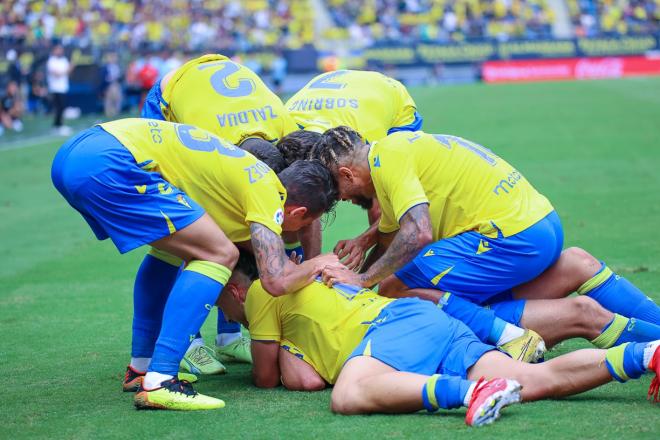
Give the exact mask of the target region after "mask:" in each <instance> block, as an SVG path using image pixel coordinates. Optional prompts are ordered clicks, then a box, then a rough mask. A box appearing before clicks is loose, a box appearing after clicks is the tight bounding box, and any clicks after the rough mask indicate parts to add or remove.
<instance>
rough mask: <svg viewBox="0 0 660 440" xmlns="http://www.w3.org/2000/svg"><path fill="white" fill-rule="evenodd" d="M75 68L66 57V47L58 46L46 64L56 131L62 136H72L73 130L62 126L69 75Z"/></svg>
mask: <svg viewBox="0 0 660 440" xmlns="http://www.w3.org/2000/svg"><path fill="white" fill-rule="evenodd" d="M72 70H73V66H72V65H71V63H70V62H69V60H68V59H67V57H66V55H64V47H63V46H62V45H61V44H57V45H55V46H54V47H53V50H52V52H51V54H50V57H49V58H48V61H47V62H46V71H47V81H48V91H49V92H50V95H51V101H52V104H53V113H54V120H53V126H54V128H55V131H56V132H57V133H58V134H59V135H61V136H70V135H71V128H70V127H67V126H66V125H63V124H62V116H63V114H64V107H65V104H66V95H67V93H69V74H70V73H71V71H72Z"/></svg>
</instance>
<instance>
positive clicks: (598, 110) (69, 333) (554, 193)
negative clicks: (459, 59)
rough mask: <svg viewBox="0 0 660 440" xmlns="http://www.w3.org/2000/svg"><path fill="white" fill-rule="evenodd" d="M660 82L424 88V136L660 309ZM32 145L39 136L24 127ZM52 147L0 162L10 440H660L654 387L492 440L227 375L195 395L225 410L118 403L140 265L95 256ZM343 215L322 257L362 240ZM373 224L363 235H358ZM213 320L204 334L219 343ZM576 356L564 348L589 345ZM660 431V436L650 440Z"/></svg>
mask: <svg viewBox="0 0 660 440" xmlns="http://www.w3.org/2000/svg"><path fill="white" fill-rule="evenodd" d="M659 91H660V79H633V80H618V81H590V82H564V83H547V84H519V85H497V86H488V85H470V86H456V87H446V88H433V89H413V90H412V94H413V96H414V97H415V99H416V100H417V103H418V105H419V109H420V111H421V113H422V115H423V116H424V117H425V125H424V126H425V129H426V130H427V131H429V132H437V133H450V134H456V135H460V136H464V137H466V138H468V139H471V140H474V141H476V142H479V143H482V144H483V145H485V146H487V147H489V148H491V149H493V150H494V151H495V152H496V153H497V154H499V155H501V156H502V157H503V158H505V159H506V160H507V161H509V162H510V163H512V164H514V165H515V166H516V167H517V168H518V169H519V170H520V171H521V172H522V173H523V174H524V175H525V176H526V177H528V178H529V180H530V181H531V182H532V183H533V184H534V185H535V186H536V187H537V188H538V189H539V190H540V191H541V192H542V193H544V194H545V195H546V196H548V198H549V199H550V200H551V201H552V202H553V204H554V205H555V207H556V208H557V210H558V212H559V214H560V215H561V218H562V221H563V224H564V227H565V236H566V246H572V245H577V246H582V247H584V248H586V249H588V250H589V251H590V252H592V253H593V254H594V255H596V256H597V257H599V258H602V259H604V260H605V261H607V262H608V264H609V265H611V266H612V267H613V268H614V269H615V270H617V271H619V272H620V273H621V274H623V275H625V276H627V277H629V278H630V279H631V280H632V281H633V282H635V283H636V284H637V285H638V286H639V287H640V288H642V289H643V290H644V291H645V292H646V293H647V294H649V295H650V296H651V297H652V298H654V299H655V300H656V301H660V258H659V257H660V246H658V239H657V234H655V233H654V232H655V230H656V223H657V219H658V218H660V197H659V196H658V190H659V189H660V173H658V172H657V170H658V168H660V150H658V148H657V135H658V129H657V121H658V118H659V117H660V92H659ZM28 134H29V127H28ZM57 147H58V144H57V143H52V142H48V143H44V144H43V145H40V146H36V147H35V148H29V149H24V150H13V151H5V152H3V153H2V154H1V155H0V188H2V191H0V237H1V240H0V255H2V256H3V257H2V264H1V265H0V329H1V331H2V342H0V371H1V372H2V376H3V378H4V379H5V383H4V387H3V388H4V392H3V394H2V404H1V405H0V420H3V425H4V426H3V429H2V431H1V432H2V434H0V438H35V437H41V438H44V437H48V438H91V437H93V438H128V437H132V438H146V437H149V438H152V437H158V438H210V437H215V438H217V437H219V436H222V437H223V438H232V437H236V438H301V439H307V438H312V437H320V436H323V438H343V437H346V436H349V435H351V436H361V437H364V438H372V437H381V438H404V437H409V438H411V437H414V438H431V437H434V438H438V437H440V438H445V437H446V438H450V437H451V438H464V437H467V436H470V437H475V436H476V437H483V438H489V439H491V438H503V439H510V438H518V437H522V436H529V435H530V434H532V435H534V434H539V435H542V436H543V437H544V438H567V437H568V438H578V437H579V438H583V439H588V438H598V439H602V438H617V439H618V438H622V437H623V436H625V437H626V438H653V437H654V436H655V435H657V433H658V432H659V431H660V417H659V416H658V409H659V408H658V407H657V406H656V407H653V406H652V405H650V404H649V403H648V402H647V401H646V400H645V395H646V389H647V387H648V384H649V381H650V377H646V378H644V379H642V380H640V381H637V382H630V383H628V384H625V385H620V384H608V385H606V386H605V387H602V388H600V389H598V390H594V391H591V392H588V393H585V394H582V395H580V396H577V397H573V398H568V399H563V400H557V401H546V402H538V403H533V404H528V405H522V406H517V407H513V408H509V409H507V410H505V412H504V415H503V417H502V419H501V420H500V421H498V422H497V423H495V424H494V425H493V426H491V427H488V428H486V429H480V430H475V429H469V428H467V427H465V425H463V416H464V411H451V412H447V411H445V412H441V414H436V415H426V414H423V413H419V414H413V415H403V416H381V415H376V416H365V417H342V416H335V415H333V414H332V413H330V411H329V409H328V404H329V397H330V394H329V391H324V392H320V393H292V392H285V391H283V390H281V389H277V390H270V391H262V390H257V389H255V388H254V387H252V386H251V385H250V378H249V368H248V367H247V366H244V365H239V364H230V365H229V373H228V374H227V375H224V376H216V377H209V378H203V379H202V380H201V381H200V383H199V385H198V386H197V389H198V390H199V391H200V392H203V393H208V394H210V395H213V396H218V397H221V398H223V399H225V401H226V402H227V407H226V408H225V409H223V410H219V411H208V412H199V413H171V412H149V413H143V412H137V411H135V410H133V408H132V400H131V398H132V395H130V394H127V393H122V392H121V391H120V380H121V375H122V373H123V371H124V367H125V366H126V363H127V362H128V355H129V349H130V322H131V314H132V305H131V289H132V283H133V277H134V274H135V272H136V270H137V267H138V264H139V262H140V260H141V257H142V255H143V253H144V252H143V251H136V252H133V253H131V254H129V255H127V256H123V257H122V256H120V255H119V254H118V253H117V252H116V250H115V249H114V248H113V246H112V244H111V243H109V242H103V243H98V242H96V240H95V239H94V238H93V235H92V233H91V231H90V230H89V228H88V227H87V225H86V224H85V222H84V221H83V220H82V218H81V217H80V216H79V215H78V214H77V213H76V212H75V211H73V210H72V209H71V208H70V207H69V206H68V205H67V204H66V202H65V201H64V200H63V199H62V198H61V196H60V195H59V194H57V193H56V191H55V190H54V189H53V187H52V185H51V183H50V178H49V174H50V161H51V159H52V157H53V155H54V154H55V151H56V149H57ZM342 205H343V206H341V207H340V209H339V211H338V215H337V219H336V220H335V222H334V223H333V224H332V225H331V226H330V227H329V228H328V229H327V230H326V231H325V242H324V243H325V248H326V249H331V248H332V246H333V245H334V243H335V242H336V241H337V240H339V239H343V238H348V237H351V236H354V235H355V234H357V233H358V232H360V231H361V228H362V226H363V225H364V223H365V220H363V219H364V218H365V215H364V214H362V212H361V211H360V210H359V209H358V208H355V207H353V206H345V205H344V204H342ZM361 222H362V223H361ZM214 331H215V312H212V313H211V319H209V320H208V321H207V323H206V325H205V328H204V330H203V334H204V335H205V336H206V337H207V339H208V340H209V341H210V340H211V336H212V335H213V334H214ZM587 346H589V345H588V344H587V343H585V342H583V341H571V342H568V343H565V344H564V345H563V346H562V347H561V348H560V349H559V350H558V351H559V352H562V351H567V350H572V349H575V348H578V347H587ZM654 432H655V434H654Z"/></svg>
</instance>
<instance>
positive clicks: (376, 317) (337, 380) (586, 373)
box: [217, 254, 660, 425]
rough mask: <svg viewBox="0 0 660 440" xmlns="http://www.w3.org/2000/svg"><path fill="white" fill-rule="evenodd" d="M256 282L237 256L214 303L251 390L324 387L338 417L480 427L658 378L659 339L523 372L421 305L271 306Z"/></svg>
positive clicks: (294, 298)
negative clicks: (543, 405)
mask: <svg viewBox="0 0 660 440" xmlns="http://www.w3.org/2000/svg"><path fill="white" fill-rule="evenodd" d="M257 277H258V271H257V268H256V265H255V263H254V260H253V259H252V258H250V257H249V256H248V255H247V254H242V255H241V256H240V257H239V260H238V263H237V266H236V269H235V270H234V273H233V275H232V277H231V279H230V280H229V282H228V283H227V285H226V286H225V288H224V290H223V294H222V295H221V296H220V298H219V299H218V303H217V305H218V306H219V307H221V308H222V309H223V311H224V313H225V314H226V315H227V316H228V317H229V318H230V319H232V320H236V321H239V322H241V323H243V325H245V326H248V327H249V329H250V335H251V337H252V355H253V359H254V363H253V378H254V383H255V385H257V386H259V387H265V388H269V387H275V386H277V385H279V383H280V378H281V380H282V382H283V384H284V385H285V386H286V387H287V388H289V389H293V390H307V391H314V390H320V389H323V388H325V387H326V383H328V384H331V385H332V384H334V389H333V392H332V410H333V411H335V412H338V413H342V414H361V413H374V412H381V413H405V412H413V411H418V410H421V409H424V408H426V409H428V410H429V411H435V410H437V409H438V408H444V409H451V408H458V407H461V406H468V411H467V415H466V422H467V423H468V424H469V425H481V424H485V423H490V422H492V421H493V420H494V419H496V418H497V417H498V415H499V410H500V409H501V408H502V407H503V406H505V405H507V404H510V403H513V402H517V401H518V399H519V398H520V397H522V400H524V401H531V400H538V399H543V398H552V397H561V396H568V395H572V394H577V393H580V392H584V391H587V390H589V389H592V388H595V387H597V386H599V385H602V384H605V383H607V382H610V381H611V380H612V379H613V378H614V379H616V380H619V381H625V380H628V379H636V378H639V377H641V375H642V374H644V373H645V372H646V371H655V373H656V375H657V374H659V373H660V348H659V347H660V341H654V342H651V343H646V342H644V343H635V342H630V343H626V344H623V345H620V346H618V347H615V348H610V349H608V350H596V349H588V350H578V351H576V352H573V353H569V354H566V355H563V356H559V357H557V358H554V359H552V360H549V361H547V362H544V363H541V364H527V363H523V362H519V361H516V360H513V359H511V358H509V357H508V356H506V355H505V354H503V353H501V352H499V351H497V350H496V349H495V347H493V346H491V345H487V344H484V343H483V342H482V341H480V340H479V339H478V338H477V337H476V336H475V334H474V333H472V332H471V331H470V330H469V329H468V328H467V327H466V326H465V325H464V324H463V323H461V322H459V321H458V320H456V319H454V318H451V317H450V316H448V315H447V314H446V313H444V312H443V311H442V310H440V309H439V308H438V307H436V306H435V305H434V304H433V303H431V302H430V301H424V300H421V299H418V298H402V299H391V298H385V297H382V296H379V295H378V294H376V293H375V292H373V291H371V290H369V289H364V288H359V287H354V286H347V285H343V284H339V283H335V285H334V286H333V287H332V288H330V287H327V286H326V285H324V284H323V283H321V282H320V281H317V282H314V283H312V284H309V285H307V286H306V287H304V288H302V289H301V290H299V291H297V292H295V293H293V294H291V295H287V296H282V297H278V298H275V297H272V296H271V295H269V294H268V293H267V292H265V290H264V289H263V287H262V285H261V283H260V282H259V281H258V280H256V279H257ZM255 280H256V281H255ZM482 377H485V378H486V379H489V380H488V381H486V382H484V381H481V379H480V378H482ZM498 377H500V378H506V379H507V380H503V379H494V378H498ZM518 384H520V385H522V392H521V391H520V387H519V385H518ZM658 384H659V381H658V378H657V377H656V378H655V379H654V380H653V382H652V387H651V389H650V391H649V394H650V395H651V394H653V395H654V396H655V397H656V399H657V391H658ZM519 393H520V396H519Z"/></svg>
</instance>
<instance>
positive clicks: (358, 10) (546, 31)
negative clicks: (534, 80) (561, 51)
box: [327, 0, 554, 42]
mask: <svg viewBox="0 0 660 440" xmlns="http://www.w3.org/2000/svg"><path fill="white" fill-rule="evenodd" d="M327 4H328V7H329V10H330V11H331V14H332V17H333V18H334V20H335V22H336V24H337V26H339V27H341V28H345V29H347V32H349V33H350V34H351V37H352V38H353V39H356V40H359V41H366V42H376V41H383V40H384V41H404V42H405V41H419V40H422V41H442V42H448V41H463V40H475V39H484V38H497V39H500V40H507V39H512V38H550V37H552V23H553V21H554V15H553V12H552V10H551V9H550V8H549V6H548V4H547V2H546V1H545V0H497V1H492V0H478V1H474V0H455V1H446V0H406V1H397V0H370V1H366V2H365V1H360V0H329V1H328V2H327Z"/></svg>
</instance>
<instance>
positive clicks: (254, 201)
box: [101, 118, 286, 242]
mask: <svg viewBox="0 0 660 440" xmlns="http://www.w3.org/2000/svg"><path fill="white" fill-rule="evenodd" d="M101 127H102V128H103V129H104V130H106V131H107V132H109V133H110V134H112V135H113V136H114V137H116V138H117V139H118V140H119V141H120V142H121V143H122V144H123V145H124V146H125V147H126V148H127V149H128V150H129V151H130V152H131V154H132V155H133V157H134V158H135V161H136V162H137V163H138V164H139V165H140V166H141V167H142V168H143V169H145V170H148V171H154V172H158V173H160V174H161V175H162V176H163V178H164V179H165V180H166V181H167V182H169V183H171V184H172V185H174V186H176V187H177V188H179V189H181V190H183V191H184V192H185V193H186V194H187V195H188V196H190V197H192V199H193V200H195V201H196V202H197V203H199V204H200V205H201V206H202V207H203V208H204V209H205V210H206V211H207V213H208V214H209V215H210V216H211V217H213V219H214V220H215V221H216V223H217V224H218V225H219V226H220V228H221V229H222V230H223V232H224V233H225V234H226V235H227V236H228V237H229V239H230V240H232V241H233V242H239V241H245V240H248V239H249V238H250V230H249V225H248V221H256V222H258V223H262V224H264V225H265V226H267V227H269V228H271V229H272V230H273V231H274V232H276V233H278V234H279V233H280V232H281V228H280V224H281V214H282V207H283V204H284V199H285V198H286V191H285V189H284V187H283V186H282V184H281V182H280V181H279V179H278V178H277V176H276V175H275V173H274V172H273V171H272V170H271V169H270V168H269V167H268V166H267V165H266V164H264V163H263V162H261V161H259V160H257V159H256V158H255V157H254V156H252V155H251V154H250V153H248V152H246V151H244V150H242V149H240V148H238V147H236V146H234V145H232V144H230V143H229V142H227V141H225V140H223V139H220V138H218V137H217V136H214V135H212V134H211V133H209V132H207V131H205V130H202V129H199V128H196V127H193V126H191V125H184V124H174V123H171V122H167V121H159V120H152V119H137V118H135V119H120V120H117V121H113V122H107V123H104V124H101ZM137 190H138V192H139V191H140V188H137ZM142 190H143V191H146V190H147V189H146V188H144V189H142ZM158 190H159V191H161V192H166V191H168V188H164V187H163V188H158ZM170 191H171V190H170ZM180 203H182V204H184V205H185V203H186V201H185V200H181V201H180Z"/></svg>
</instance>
